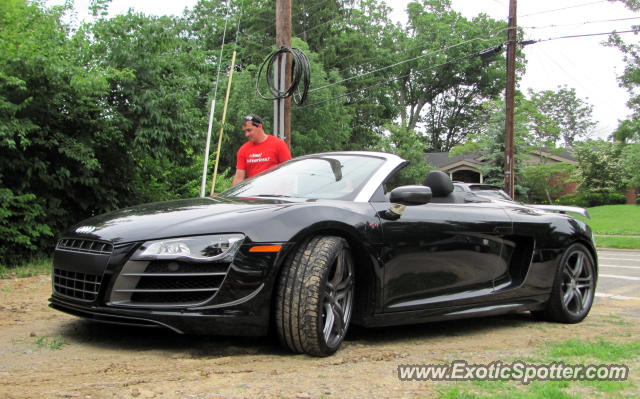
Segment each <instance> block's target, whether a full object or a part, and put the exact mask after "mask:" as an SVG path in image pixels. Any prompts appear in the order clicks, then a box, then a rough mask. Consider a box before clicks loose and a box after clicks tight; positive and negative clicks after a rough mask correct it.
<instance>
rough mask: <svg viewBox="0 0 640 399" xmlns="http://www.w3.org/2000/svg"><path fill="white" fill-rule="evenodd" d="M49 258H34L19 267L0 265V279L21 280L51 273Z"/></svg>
mask: <svg viewBox="0 0 640 399" xmlns="http://www.w3.org/2000/svg"><path fill="white" fill-rule="evenodd" d="M51 262H52V260H51V258H44V257H43V258H36V259H33V260H31V261H29V262H27V263H25V264H23V265H19V266H12V267H8V266H4V265H0V279H7V278H23V277H32V276H39V275H42V274H50V273H51Z"/></svg>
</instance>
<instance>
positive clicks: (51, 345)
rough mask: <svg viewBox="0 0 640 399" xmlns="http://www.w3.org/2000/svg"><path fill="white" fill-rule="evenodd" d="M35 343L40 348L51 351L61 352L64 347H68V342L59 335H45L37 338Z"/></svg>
mask: <svg viewBox="0 0 640 399" xmlns="http://www.w3.org/2000/svg"><path fill="white" fill-rule="evenodd" d="M33 343H34V344H36V346H37V347H38V348H46V349H49V350H60V349H62V347H63V346H65V345H68V342H67V341H65V339H64V338H62V336H60V335H57V336H55V337H50V336H48V335H43V336H41V337H38V338H36V340H35V341H33Z"/></svg>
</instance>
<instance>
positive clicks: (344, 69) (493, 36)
mask: <svg viewBox="0 0 640 399" xmlns="http://www.w3.org/2000/svg"><path fill="white" fill-rule="evenodd" d="M509 29H510V28H508V27H505V28H500V29H498V30H496V31H495V32H490V33H489V37H488V38H480V37H478V39H483V40H491V39H494V38H496V37H497V36H498V34H499V33H501V32H503V31H508V30H509ZM418 48H422V50H421V51H425V50H426V49H424V45H423V44H420V45H417V46H414V47H411V48H408V49H405V50H403V52H405V53H410V52H412V51H413V50H415V49H418ZM388 58H389V57H383V58H379V57H371V58H367V59H364V60H363V61H362V63H361V64H358V65H356V66H361V65H364V64H365V63H369V61H373V62H372V63H375V62H377V61H386V60H388ZM353 67H354V65H350V66H348V67H345V68H342V69H340V70H339V71H338V73H342V72H344V71H346V70H347V69H351V68H353Z"/></svg>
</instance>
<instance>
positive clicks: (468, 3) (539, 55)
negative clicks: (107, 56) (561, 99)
mask: <svg viewBox="0 0 640 399" xmlns="http://www.w3.org/2000/svg"><path fill="white" fill-rule="evenodd" d="M62 2H63V0H49V1H48V3H49V4H60V3H62ZM386 2H387V4H389V5H390V6H391V7H392V8H393V13H392V15H391V18H392V19H393V20H395V21H398V22H401V23H405V22H406V12H405V9H406V5H407V3H408V2H409V0H386ZM195 3H196V0H171V1H170V0H136V1H135V2H133V1H131V0H112V2H111V5H110V8H109V11H110V15H115V14H119V13H125V12H126V11H127V10H128V9H129V8H134V9H135V10H136V11H140V12H143V13H146V14H155V15H162V14H166V15H181V14H182V12H183V10H184V9H185V7H191V6H193V5H194V4H195ZM88 4H89V0H76V1H75V10H76V12H77V18H78V19H79V20H82V19H84V18H87V15H88V13H87V11H86V10H87V9H88ZM274 4H275V2H274ZM452 7H453V9H454V10H456V11H458V12H461V13H462V15H463V16H465V17H467V18H473V17H474V16H476V15H477V14H479V13H486V14H487V15H489V16H490V17H492V18H494V19H502V20H505V21H506V20H507V18H508V15H509V0H452ZM517 7H518V8H517V24H518V26H520V27H522V28H523V29H524V31H525V40H541V39H542V40H544V39H548V38H555V37H559V36H567V35H580V34H591V33H604V32H611V31H613V30H617V31H623V30H629V29H631V26H632V25H640V13H634V12H632V11H630V10H628V9H627V8H626V7H625V6H624V5H623V4H621V3H619V2H611V1H607V0H600V1H596V0H562V1H558V0H519V1H518V5H517ZM293 11H294V12H295V10H293ZM630 18H632V19H630ZM621 19H624V20H621ZM612 20H617V21H612ZM622 37H623V39H624V40H625V41H627V42H635V43H638V42H639V40H640V39H639V38H638V36H636V35H634V34H632V33H626V34H622ZM606 39H607V36H606V35H605V36H593V37H584V38H574V39H558V40H550V41H543V42H539V43H535V44H532V45H528V46H526V47H524V49H523V51H524V54H525V57H526V60H527V65H526V72H525V74H524V75H523V76H519V77H518V81H517V84H518V88H519V89H520V90H522V91H523V92H525V93H526V92H527V91H528V89H532V90H535V91H542V90H555V89H557V87H558V86H562V85H566V86H568V87H569V88H575V90H576V93H577V95H578V96H579V97H580V98H582V99H583V100H586V101H587V102H588V103H590V104H592V105H593V107H594V112H593V116H594V120H595V121H596V122H597V123H598V125H597V126H596V127H595V129H594V132H593V135H594V136H595V137H600V138H606V137H607V136H609V135H610V134H611V133H612V132H613V131H614V130H615V129H616V127H617V126H618V120H623V119H625V118H626V117H627V116H628V115H629V113H630V111H629V109H628V108H627V106H626V102H627V100H628V99H629V95H628V93H627V92H626V90H624V89H622V88H620V87H619V86H618V80H617V76H619V75H621V74H622V73H623V71H624V62H623V60H622V54H621V53H620V51H619V50H617V49H615V48H608V47H605V46H603V45H602V42H604V41H606Z"/></svg>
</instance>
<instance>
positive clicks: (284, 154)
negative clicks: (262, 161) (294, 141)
mask: <svg viewBox="0 0 640 399" xmlns="http://www.w3.org/2000/svg"><path fill="white" fill-rule="evenodd" d="M290 159H291V151H289V146H288V145H287V143H286V142H284V141H283V140H280V145H279V146H278V163H279V164H280V163H283V162H284V161H288V160H290Z"/></svg>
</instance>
